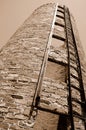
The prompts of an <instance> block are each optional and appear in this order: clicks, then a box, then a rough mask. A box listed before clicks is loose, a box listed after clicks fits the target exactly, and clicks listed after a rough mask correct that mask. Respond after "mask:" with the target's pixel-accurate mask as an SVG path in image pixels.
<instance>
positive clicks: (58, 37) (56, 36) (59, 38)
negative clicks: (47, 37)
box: [52, 34, 65, 41]
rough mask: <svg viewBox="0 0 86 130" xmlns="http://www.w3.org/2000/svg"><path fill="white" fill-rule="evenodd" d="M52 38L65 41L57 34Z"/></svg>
mask: <svg viewBox="0 0 86 130" xmlns="http://www.w3.org/2000/svg"><path fill="white" fill-rule="evenodd" d="M52 37H53V38H56V39H58V40H62V41H65V39H64V38H63V37H60V36H58V35H55V34H53V35H52Z"/></svg>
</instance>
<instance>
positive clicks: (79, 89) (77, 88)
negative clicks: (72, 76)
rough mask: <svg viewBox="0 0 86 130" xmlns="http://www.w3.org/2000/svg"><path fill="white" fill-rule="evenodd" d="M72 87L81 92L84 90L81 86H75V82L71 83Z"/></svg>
mask: <svg viewBox="0 0 86 130" xmlns="http://www.w3.org/2000/svg"><path fill="white" fill-rule="evenodd" d="M71 87H72V88H74V89H76V90H78V91H80V92H82V91H83V90H82V89H81V88H79V87H76V86H74V85H73V84H71Z"/></svg>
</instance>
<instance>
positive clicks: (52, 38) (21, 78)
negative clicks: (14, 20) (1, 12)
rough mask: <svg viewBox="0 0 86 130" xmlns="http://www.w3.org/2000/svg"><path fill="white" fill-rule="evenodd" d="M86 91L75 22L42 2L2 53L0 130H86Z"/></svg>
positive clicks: (58, 8)
mask: <svg viewBox="0 0 86 130" xmlns="http://www.w3.org/2000/svg"><path fill="white" fill-rule="evenodd" d="M85 93H86V72H85V61H84V52H83V49H82V47H81V43H80V40H79V36H78V31H77V29H76V25H75V20H74V18H73V16H72V14H71V13H70V11H69V9H68V8H67V7H65V6H61V5H58V4H54V3H53V4H52V3H50V4H45V5H43V6H41V7H39V8H38V9H36V10H35V11H34V12H33V14H32V15H31V16H30V17H29V18H28V19H27V20H26V21H25V22H24V23H23V25H22V26H21V27H20V28H19V29H18V30H17V31H16V32H15V34H14V35H13V36H12V37H11V38H10V40H9V41H8V43H7V44H6V45H5V46H4V47H3V48H2V49H1V51H0V130H86V101H85Z"/></svg>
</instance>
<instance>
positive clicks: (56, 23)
mask: <svg viewBox="0 0 86 130" xmlns="http://www.w3.org/2000/svg"><path fill="white" fill-rule="evenodd" d="M55 25H58V26H61V27H65V26H64V25H63V24H61V23H58V22H55Z"/></svg>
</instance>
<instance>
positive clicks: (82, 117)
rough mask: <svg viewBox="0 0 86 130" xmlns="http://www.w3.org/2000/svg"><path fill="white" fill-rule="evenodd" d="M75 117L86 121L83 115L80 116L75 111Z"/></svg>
mask: <svg viewBox="0 0 86 130" xmlns="http://www.w3.org/2000/svg"><path fill="white" fill-rule="evenodd" d="M73 115H74V116H75V117H77V118H79V119H81V120H83V121H86V118H85V117H84V116H82V115H80V114H79V113H77V112H76V111H74V110H73Z"/></svg>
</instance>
